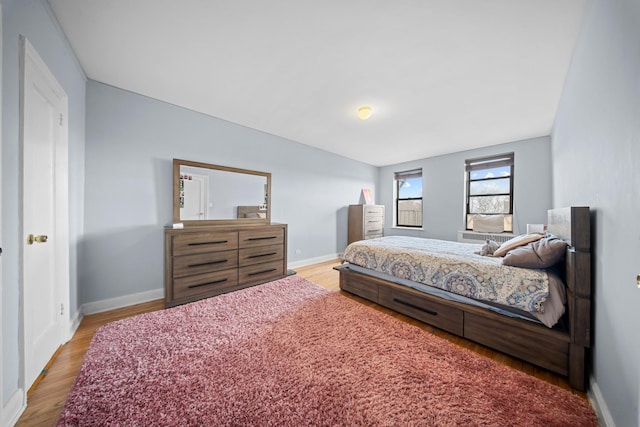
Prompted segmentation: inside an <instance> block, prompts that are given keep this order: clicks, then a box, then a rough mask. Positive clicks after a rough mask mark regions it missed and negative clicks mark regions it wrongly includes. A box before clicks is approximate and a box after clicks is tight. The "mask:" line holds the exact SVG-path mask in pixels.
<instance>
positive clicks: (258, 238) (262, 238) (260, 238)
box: [247, 236, 278, 240]
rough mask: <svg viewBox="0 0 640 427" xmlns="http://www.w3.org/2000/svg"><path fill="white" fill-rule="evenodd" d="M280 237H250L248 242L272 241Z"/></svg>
mask: <svg viewBox="0 0 640 427" xmlns="http://www.w3.org/2000/svg"><path fill="white" fill-rule="evenodd" d="M277 238H278V236H268V237H249V238H248V239H247V240H271V239H277Z"/></svg>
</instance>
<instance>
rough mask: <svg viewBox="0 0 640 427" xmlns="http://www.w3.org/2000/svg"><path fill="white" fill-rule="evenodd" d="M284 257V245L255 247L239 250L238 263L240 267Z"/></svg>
mask: <svg viewBox="0 0 640 427" xmlns="http://www.w3.org/2000/svg"><path fill="white" fill-rule="evenodd" d="M283 257H284V245H269V246H256V247H253V248H244V249H240V251H239V255H238V263H239V265H240V267H244V266H246V265H252V264H258V263H264V262H269V261H276V260H279V259H282V258H283Z"/></svg>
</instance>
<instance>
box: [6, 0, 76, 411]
mask: <svg viewBox="0 0 640 427" xmlns="http://www.w3.org/2000/svg"><path fill="white" fill-rule="evenodd" d="M2 12H3V34H2V36H3V46H2V49H3V69H2V120H3V123H2V237H3V252H2V264H3V269H2V292H3V301H2V302H3V307H2V326H3V331H2V338H3V366H2V371H3V372H2V374H3V375H2V383H3V384H2V387H3V394H2V396H3V399H4V400H5V402H6V400H7V399H9V398H10V397H11V395H12V394H13V393H14V392H15V391H16V390H17V388H18V372H19V358H18V333H19V323H18V306H19V297H20V295H19V289H20V288H19V274H20V264H19V262H20V259H19V256H20V236H19V234H18V233H19V224H20V218H21V214H20V206H19V198H18V190H19V188H20V182H19V177H20V164H21V161H22V159H21V157H20V144H19V140H18V133H19V123H18V120H19V109H18V107H19V106H18V94H19V63H18V52H19V49H18V46H19V44H18V43H19V36H20V35H24V36H26V37H27V39H28V40H29V41H30V42H31V44H32V45H33V46H34V48H35V49H36V50H37V51H38V53H39V54H40V56H41V57H42V59H43V60H44V61H45V62H46V63H47V65H48V66H49V69H50V70H51V72H52V73H53V74H54V75H55V77H56V79H57V80H58V82H59V83H60V84H61V85H62V87H63V88H64V90H65V91H66V93H67V95H68V97H69V216H70V218H69V233H70V236H69V237H70V239H69V240H70V244H71V248H70V258H69V259H70V263H71V285H70V286H71V311H72V312H75V311H76V310H77V307H78V301H77V298H76V296H77V290H78V275H77V267H78V265H77V242H78V239H79V236H80V235H81V234H82V227H83V226H82V221H83V212H82V209H83V205H84V202H83V193H84V137H85V87H86V86H85V85H86V79H85V76H84V73H83V72H82V70H81V68H80V67H79V65H78V63H77V61H76V58H75V55H74V53H73V51H72V50H71V48H70V47H69V45H68V43H67V40H66V38H65V37H64V35H63V33H62V32H61V31H60V29H59V27H58V24H57V21H56V20H55V19H54V18H53V17H52V16H53V12H52V11H51V9H50V8H49V5H48V3H47V2H46V1H41V0H4V1H3V7H2ZM5 402H3V404H4V403H5Z"/></svg>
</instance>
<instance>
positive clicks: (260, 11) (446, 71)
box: [49, 0, 586, 166]
mask: <svg viewBox="0 0 640 427" xmlns="http://www.w3.org/2000/svg"><path fill="white" fill-rule="evenodd" d="M585 1H586V0H488V1H478V0H395V1H388V0H384V1H382V0H325V1H309V0H278V1H265V0H234V1H220V0H208V1H205V0H180V1H175V0H171V1H170V0H49V3H50V4H51V6H52V9H53V11H54V13H55V15H56V17H57V18H58V20H59V21H60V24H61V26H62V29H63V30H64V32H65V34H66V35H67V37H68V39H69V41H70V43H71V45H72V47H73V49H74V50H75V52H76V54H77V56H78V59H79V61H80V63H81V65H82V67H83V68H84V70H85V72H86V74H87V76H88V77H89V78H90V79H93V80H96V81H99V82H103V83H106V84H109V85H112V86H116V87H119V88H122V89H126V90H129V91H132V92H136V93H139V94H142V95H146V96H149V97H152V98H155V99H159V100H162V101H166V102H169V103H171V104H175V105H178V106H182V107H185V108H189V109H192V110H195V111H199V112H202V113H205V114H208V115H211V116H215V117H219V118H222V119H225V120H228V121H230V122H234V123H238V124H241V125H244V126H247V127H250V128H254V129H258V130H261V131H264V132H267V133H270V134H274V135H278V136H281V137H284V138H288V139H291V140H294V141H297V142H300V143H303V144H306V145H310V146H313V147H318V148H321V149H323V150H326V151H330V152H333V153H336V154H340V155H343V156H346V157H350V158H353V159H357V160H360V161H363V162H365V163H369V164H372V165H375V166H383V165H388V164H394V163H400V162H404V161H408V160H415V159H420V158H425V157H431V156H435V155H440V154H445V153H451V152H456V151H461V150H466V149H471V148H476V147H484V146H489V145H494V144H501V143H505V142H510V141H517V140H521V139H526V138H532V137H538V136H544V135H549V134H550V132H551V126H552V124H553V119H554V116H555V112H556V107H557V105H558V100H559V97H560V93H561V91H562V86H563V83H564V79H565V75H566V73H567V69H568V66H569V63H570V60H571V55H572V51H573V47H574V44H575V40H576V38H577V35H578V32H579V29H580V24H581V21H582V15H583V10H584V7H585ZM363 104H368V105H371V106H372V108H373V114H372V116H371V118H370V119H369V120H368V121H361V120H359V119H357V118H356V110H357V107H358V106H360V105H363Z"/></svg>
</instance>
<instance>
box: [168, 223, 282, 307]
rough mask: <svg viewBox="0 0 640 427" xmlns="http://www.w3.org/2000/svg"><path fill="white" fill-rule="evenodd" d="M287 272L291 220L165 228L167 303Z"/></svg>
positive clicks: (274, 278)
mask: <svg viewBox="0 0 640 427" xmlns="http://www.w3.org/2000/svg"><path fill="white" fill-rule="evenodd" d="M286 274H287V225H286V224H275V223H272V224H259V225H244V224H243V225H212V226H190V227H186V228H184V229H173V228H166V229H165V306H166V307H173V306H175V305H179V304H184V303H187V302H191V301H196V300H199V299H202V298H208V297H211V296H214V295H219V294H223V293H227V292H231V291H235V290H238V289H242V288H246V287H249V286H253V285H258V284H260V283H265V282H269V281H271V280H276V279H280V278H282V277H284V276H286Z"/></svg>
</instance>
